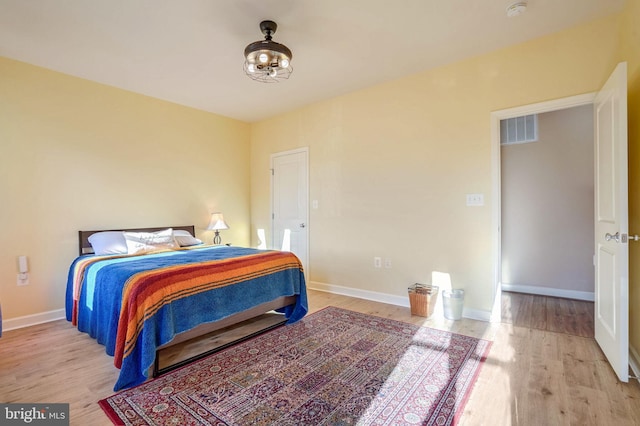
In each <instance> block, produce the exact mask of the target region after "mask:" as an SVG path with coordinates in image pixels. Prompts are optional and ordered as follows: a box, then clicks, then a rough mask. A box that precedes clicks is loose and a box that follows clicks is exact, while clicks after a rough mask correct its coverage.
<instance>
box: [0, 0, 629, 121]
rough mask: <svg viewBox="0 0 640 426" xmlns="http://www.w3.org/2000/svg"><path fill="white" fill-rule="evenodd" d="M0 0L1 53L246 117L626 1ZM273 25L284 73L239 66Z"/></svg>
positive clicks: (591, 15)
mask: <svg viewBox="0 0 640 426" xmlns="http://www.w3.org/2000/svg"><path fill="white" fill-rule="evenodd" d="M514 2H515V0H395V1H393V2H392V1H389V0H0V56H5V57H8V58H13V59H17V60H20V61H24V62H28V63H31V64H34V65H39V66H42V67H45V68H49V69H52V70H56V71H60V72H63V73H66V74H70V75H74V76H77V77H82V78H86V79H89V80H93V81H97V82H100V83H104V84H107V85H111V86H115V87H120V88H123V89H127V90H130V91H133V92H137V93H142V94H145V95H149V96H153V97H156V98H160V99H165V100H168V101H172V102H175V103H178V104H183V105H188V106H192V107H194V108H198V109H202V110H205V111H210V112H213V113H217V114H221V115H224V116H228V117H233V118H237V119H239V120H243V121H248V122H253V121H257V120H261V119H264V118H266V117H269V116H272V115H275V114H278V113H281V112H284V111H288V110H291V109H294V108H297V107H300V106H303V105H306V104H309V103H312V102H315V101H319V100H322V99H327V98H330V97H333V96H337V95H340V94H344V93H348V92H351V91H354V90H357V89H360V88H364V87H367V86H371V85H374V84H377V83H380V82H383V81H387V80H391V79H395V78H398V77H401V76H405V75H409V74H413V73H417V72H420V71H423V70H426V69H429V68H433V67H436V66H439V65H443V64H446V63H451V62H454V61H457V60H460V59H463V58H466V57H470V56H474V55H479V54H482V53H486V52H489V51H492V50H495V49H498V48H501V47H505V46H508V45H512V44H516V43H520V42H522V41H525V40H529V39H532V38H536V37H539V36H542V35H545V34H549V33H553V32H556V31H559V30H562V29H564V28H567V27H571V26H574V25H576V24H578V23H581V22H586V21H589V20H592V19H595V18H598V17H600V16H605V15H609V14H612V13H616V12H619V11H620V10H621V9H622V6H623V4H624V0H528V6H529V7H528V8H527V11H526V13H525V14H523V15H520V16H517V17H514V18H508V17H507V15H506V12H505V10H506V8H507V6H509V5H510V4H512V3H514ZM265 19H271V20H274V21H275V22H276V23H277V24H278V31H277V33H276V34H275V35H274V37H273V39H274V41H277V42H279V43H282V44H285V45H286V46H288V47H289V48H290V49H291V50H292V52H293V60H292V61H291V64H292V66H293V69H294V71H293V74H292V75H291V78H290V79H289V80H285V81H283V82H280V83H274V84H264V83H259V82H256V81H253V80H251V79H249V78H248V77H246V76H245V75H244V72H243V70H242V64H243V50H244V48H245V46H246V45H247V44H249V43H251V42H253V41H257V40H262V39H263V38H264V36H263V35H262V33H261V32H260V29H259V23H260V21H262V20H265Z"/></svg>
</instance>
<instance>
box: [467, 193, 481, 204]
mask: <svg viewBox="0 0 640 426" xmlns="http://www.w3.org/2000/svg"><path fill="white" fill-rule="evenodd" d="M467 206H484V194H467Z"/></svg>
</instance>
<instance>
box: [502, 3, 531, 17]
mask: <svg viewBox="0 0 640 426" xmlns="http://www.w3.org/2000/svg"><path fill="white" fill-rule="evenodd" d="M526 10H527V2H526V1H519V2H517V3H513V4H512V5H510V6H508V7H507V16H508V17H509V18H513V17H514V16H518V15H522V14H523V13H524V12H525V11H526Z"/></svg>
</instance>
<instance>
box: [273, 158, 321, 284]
mask: <svg viewBox="0 0 640 426" xmlns="http://www.w3.org/2000/svg"><path fill="white" fill-rule="evenodd" d="M300 153H304V154H305V156H304V157H305V168H306V170H307V186H306V188H305V191H306V193H307V215H306V216H307V217H305V219H304V220H305V223H306V228H305V233H306V237H307V238H306V248H305V253H306V258H305V259H300V261H301V262H302V265H303V266H304V275H305V279H306V280H307V281H308V280H309V276H308V274H309V272H308V270H309V239H310V234H311V233H310V231H309V199H310V197H309V147H303V148H296V149H290V150H287V151H280V152H274V153H273V154H271V155H270V156H269V167H270V169H271V174H270V175H269V179H270V182H269V191H270V193H269V215H271V217H270V218H269V222H270V225H271V226H270V229H271V247H272V248H274V249H276V250H279V246H278V245H276V241H274V239H275V230H274V226H275V225H274V218H273V194H274V191H273V185H274V182H273V181H274V179H273V160H274V158H276V157H280V156H284V155H292V154H300Z"/></svg>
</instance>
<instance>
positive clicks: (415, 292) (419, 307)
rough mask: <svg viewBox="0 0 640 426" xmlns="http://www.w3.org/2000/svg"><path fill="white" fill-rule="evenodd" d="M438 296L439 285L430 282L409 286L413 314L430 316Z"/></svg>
mask: <svg viewBox="0 0 640 426" xmlns="http://www.w3.org/2000/svg"><path fill="white" fill-rule="evenodd" d="M437 296H438V287H436V286H432V285H430V284H418V283H416V284H414V285H412V286H411V287H409V304H410V305H411V315H418V316H421V317H428V316H430V315H431V314H432V313H433V308H434V306H435V303H436V297H437Z"/></svg>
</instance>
